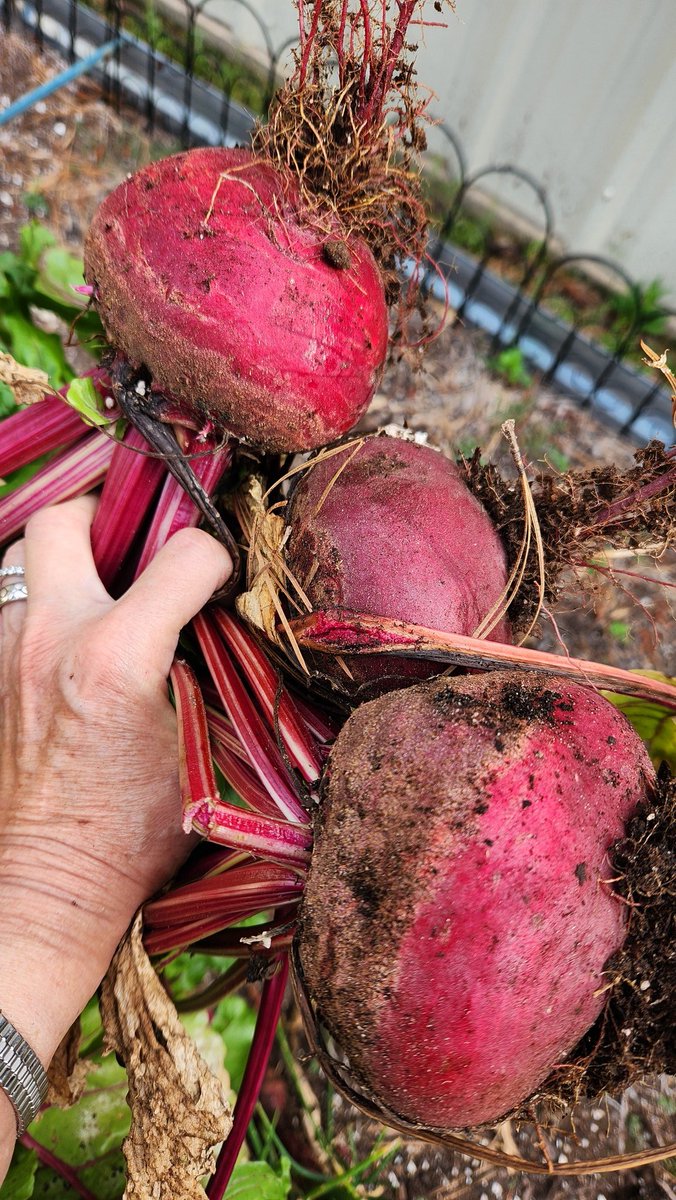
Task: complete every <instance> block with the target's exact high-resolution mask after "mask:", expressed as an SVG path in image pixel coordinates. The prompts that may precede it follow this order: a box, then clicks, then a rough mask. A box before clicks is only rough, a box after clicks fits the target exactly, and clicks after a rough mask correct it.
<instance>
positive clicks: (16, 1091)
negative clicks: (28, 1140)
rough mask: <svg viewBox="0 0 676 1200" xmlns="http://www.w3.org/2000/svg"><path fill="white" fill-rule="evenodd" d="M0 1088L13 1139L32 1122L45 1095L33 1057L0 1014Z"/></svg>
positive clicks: (41, 1071)
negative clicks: (9, 1114)
mask: <svg viewBox="0 0 676 1200" xmlns="http://www.w3.org/2000/svg"><path fill="white" fill-rule="evenodd" d="M0 1088H2V1090H3V1092H5V1093H6V1095H7V1097H8V1099H9V1101H10V1103H11V1105H12V1107H13V1109H14V1112H15V1113H16V1129H17V1137H21V1134H22V1133H24V1132H25V1130H26V1127H27V1126H28V1125H30V1123H31V1121H33V1120H35V1117H36V1116H37V1115H38V1113H39V1111H40V1109H41V1107H42V1105H43V1103H44V1100H45V1096H46V1095H47V1076H46V1074H45V1071H44V1068H43V1066H42V1063H41V1062H40V1059H39V1058H38V1056H37V1054H36V1053H35V1051H34V1050H32V1049H31V1047H30V1046H29V1045H28V1042H27V1041H26V1040H25V1038H23V1037H22V1036H21V1034H20V1033H19V1031H18V1030H17V1029H15V1028H14V1026H13V1025H12V1023H11V1021H8V1020H7V1017H5V1016H4V1015H3V1013H0Z"/></svg>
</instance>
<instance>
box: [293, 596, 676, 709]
mask: <svg viewBox="0 0 676 1200" xmlns="http://www.w3.org/2000/svg"><path fill="white" fill-rule="evenodd" d="M291 628H292V629H293V633H294V637H295V638H296V641H297V642H298V645H299V646H301V647H304V646H307V647H308V649H310V650H318V651H322V652H323V653H325V654H347V653H349V654H402V655H404V656H406V655H413V656H415V655H420V656H421V657H422V658H429V659H432V660H434V661H437V662H440V663H441V662H446V663H453V664H455V665H456V666H463V667H466V668H478V669H480V670H482V671H495V670H500V669H502V668H504V667H506V666H507V667H517V668H519V669H521V670H523V671H540V672H546V673H547V674H550V675H554V676H557V675H558V676H566V677H567V678H569V679H573V680H575V681H576V682H577V683H580V684H582V685H583V686H587V687H597V688H608V689H610V690H612V691H615V692H620V693H621V694H623V695H626V696H638V697H639V698H640V699H642V700H653V701H657V702H658V703H659V704H662V705H664V707H665V708H667V709H668V710H669V712H676V687H671V686H670V685H669V684H666V683H660V682H659V680H656V679H650V678H648V677H647V676H643V675H638V674H637V673H635V672H633V671H623V670H620V669H619V668H617V667H608V666H606V665H605V663H596V662H590V661H588V660H587V659H583V658H571V657H570V655H566V656H565V657H563V656H560V655H557V654H547V653H545V652H544V651H542V650H528V649H526V648H525V647H524V646H509V645H505V644H504V643H502V642H489V641H483V640H479V639H478V638H470V637H463V636H462V635H461V634H459V633H443V632H440V631H439V630H436V629H427V628H425V627H424V626H423V625H414V624H412V623H409V622H407V621H393V620H391V619H389V618H388V617H373V616H370V615H368V614H366V613H354V612H348V611H346V610H341V609H333V610H329V609H327V610H326V611H324V612H314V613H311V614H310V615H309V616H307V617H302V618H299V619H298V620H294V621H291Z"/></svg>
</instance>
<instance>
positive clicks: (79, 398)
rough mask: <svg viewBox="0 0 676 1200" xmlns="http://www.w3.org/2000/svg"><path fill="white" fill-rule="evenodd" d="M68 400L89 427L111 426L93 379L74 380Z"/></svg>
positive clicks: (68, 392) (68, 393) (67, 394)
mask: <svg viewBox="0 0 676 1200" xmlns="http://www.w3.org/2000/svg"><path fill="white" fill-rule="evenodd" d="M66 400H67V401H68V403H69V404H70V405H71V407H72V408H74V409H75V411H76V412H79V414H80V416H81V417H82V418H83V420H84V421H86V422H87V424H88V425H109V424H110V417H109V415H108V414H107V413H106V411H105V409H104V407H103V401H102V400H101V397H100V395H99V393H98V392H97V390H96V388H95V387H94V384H93V383H92V381H91V379H89V378H87V379H74V380H73V381H72V383H71V385H70V387H69V388H68V391H67V393H66Z"/></svg>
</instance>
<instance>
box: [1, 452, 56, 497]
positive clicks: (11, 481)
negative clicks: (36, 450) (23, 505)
mask: <svg viewBox="0 0 676 1200" xmlns="http://www.w3.org/2000/svg"><path fill="white" fill-rule="evenodd" d="M46 461H47V455H46V454H42V455H41V456H40V458H34V459H33V461H32V462H29V463H26V465H25V467H17V469H16V471H10V473H9V475H7V476H6V477H5V479H4V480H3V481H2V483H0V500H1V499H2V497H3V496H6V495H7V494H8V492H13V491H14V490H15V489H16V488H18V487H19V486H20V485H21V484H22V483H27V482H28V480H29V479H32V478H33V476H34V475H37V473H38V471H39V470H40V468H41V467H44V465H45V463H46Z"/></svg>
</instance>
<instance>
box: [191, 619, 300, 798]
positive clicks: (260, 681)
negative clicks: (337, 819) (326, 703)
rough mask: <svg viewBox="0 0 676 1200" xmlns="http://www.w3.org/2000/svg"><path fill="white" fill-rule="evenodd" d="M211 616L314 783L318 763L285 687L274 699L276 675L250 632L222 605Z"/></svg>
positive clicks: (290, 752)
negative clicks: (221, 607) (222, 607)
mask: <svg viewBox="0 0 676 1200" xmlns="http://www.w3.org/2000/svg"><path fill="white" fill-rule="evenodd" d="M214 619H215V621H216V623H217V625H218V627H219V629H220V631H221V633H222V634H223V637H224V639H225V641H226V644H227V645H228V646H229V647H230V649H231V650H232V652H233V654H234V656H235V658H236V659H237V662H238V663H239V664H240V666H241V668H242V670H243V671H245V673H246V677H247V680H248V682H249V684H250V686H251V688H252V690H253V691H254V693H255V697H256V699H257V701H258V702H259V704H260V705H261V708H262V709H263V711H264V713H265V714H266V716H267V718H268V723H269V724H270V725H271V726H272V727H273V728H274V727H275V723H276V724H277V727H278V729H279V733H280V736H281V738H282V741H283V742H284V746H285V748H286V751H287V754H288V755H289V758H290V759H291V761H292V762H293V764H294V766H295V767H297V769H298V770H299V771H300V773H301V775H302V777H303V779H304V780H305V781H306V783H317V782H318V780H319V777H320V774H321V763H320V761H319V756H318V754H317V749H316V746H315V745H314V743H313V741H312V738H311V736H310V735H309V734H308V731H307V728H306V727H305V726H304V725H303V722H302V720H301V717H300V714H299V713H298V711H297V710H296V706H295V704H294V702H293V700H292V699H291V697H290V696H289V694H288V692H287V691H286V689H284V688H283V689H282V691H281V693H280V694H279V700H278V702H277V696H278V687H279V677H278V675H277V673H276V671H275V670H274V669H273V667H272V665H271V664H270V662H269V661H268V659H267V658H266V657H265V655H264V654H263V651H262V650H261V649H260V647H259V646H258V645H257V644H256V642H255V641H254V639H253V638H252V636H251V634H250V633H249V632H248V631H247V630H246V629H245V628H244V627H243V625H241V624H239V623H238V622H237V621H236V620H235V619H234V617H232V616H231V615H230V613H227V612H225V610H224V609H217V610H215V611H214Z"/></svg>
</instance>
